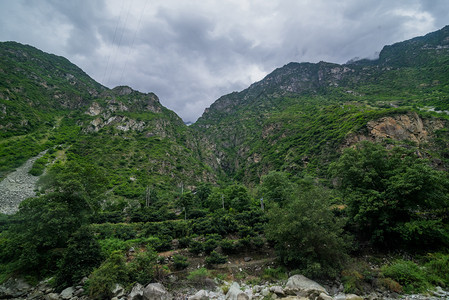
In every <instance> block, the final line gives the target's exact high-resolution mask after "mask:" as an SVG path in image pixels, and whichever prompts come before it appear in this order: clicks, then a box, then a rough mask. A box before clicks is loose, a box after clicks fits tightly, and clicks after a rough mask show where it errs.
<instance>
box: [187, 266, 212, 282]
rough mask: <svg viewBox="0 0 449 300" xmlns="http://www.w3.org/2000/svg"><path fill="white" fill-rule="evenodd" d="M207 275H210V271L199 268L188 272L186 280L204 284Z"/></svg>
mask: <svg viewBox="0 0 449 300" xmlns="http://www.w3.org/2000/svg"><path fill="white" fill-rule="evenodd" d="M208 277H210V272H209V271H208V270H207V269H206V268H199V269H197V270H194V271H192V272H190V273H189V275H187V280H189V281H191V282H193V283H197V284H204V283H205V282H206V279H207V278H208Z"/></svg>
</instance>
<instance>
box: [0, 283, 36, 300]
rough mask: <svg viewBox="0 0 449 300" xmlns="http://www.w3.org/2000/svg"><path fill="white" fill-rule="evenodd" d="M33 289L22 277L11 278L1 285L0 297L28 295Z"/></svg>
mask: <svg viewBox="0 0 449 300" xmlns="http://www.w3.org/2000/svg"><path fill="white" fill-rule="evenodd" d="M31 289H32V287H31V285H29V284H28V283H27V282H25V280H23V279H21V278H10V279H8V280H7V281H6V282H5V283H3V284H2V285H0V299H4V298H18V297H21V296H24V295H26V294H27V293H28V292H29V291H30V290H31Z"/></svg>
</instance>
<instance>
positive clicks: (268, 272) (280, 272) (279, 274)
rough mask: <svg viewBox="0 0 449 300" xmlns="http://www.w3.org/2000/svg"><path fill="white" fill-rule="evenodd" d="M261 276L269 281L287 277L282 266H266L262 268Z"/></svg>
mask: <svg viewBox="0 0 449 300" xmlns="http://www.w3.org/2000/svg"><path fill="white" fill-rule="evenodd" d="M262 278H263V279H265V280H271V281H276V280H286V279H287V278H288V275H287V270H286V269H285V268H283V267H279V268H274V269H272V268H267V269H264V270H263V275H262Z"/></svg>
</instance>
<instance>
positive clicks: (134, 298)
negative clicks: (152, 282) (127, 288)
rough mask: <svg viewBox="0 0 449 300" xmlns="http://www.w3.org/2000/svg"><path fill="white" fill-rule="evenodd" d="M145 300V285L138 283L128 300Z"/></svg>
mask: <svg viewBox="0 0 449 300" xmlns="http://www.w3.org/2000/svg"><path fill="white" fill-rule="evenodd" d="M142 299H143V285H141V284H140V283H136V284H135V285H134V286H133V289H132V290H131V293H129V295H128V300H142Z"/></svg>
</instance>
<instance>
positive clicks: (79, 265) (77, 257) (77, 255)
mask: <svg viewBox="0 0 449 300" xmlns="http://www.w3.org/2000/svg"><path fill="white" fill-rule="evenodd" d="M102 259H103V257H102V255H101V248H100V245H99V244H98V242H97V240H96V239H95V237H94V235H93V233H92V232H91V230H90V229H89V228H88V227H86V226H83V227H81V228H80V229H79V230H78V231H76V232H75V233H74V234H73V235H72V237H71V238H70V240H69V242H68V246H67V250H66V251H65V253H64V256H63V258H62V260H61V263H60V265H59V270H58V272H57V273H56V277H55V284H56V286H57V287H58V288H59V289H63V288H66V287H68V286H72V285H75V284H77V283H78V282H79V281H80V280H81V279H82V278H83V277H85V276H89V274H90V273H91V271H92V270H93V269H94V268H96V267H98V266H99V265H100V264H101V262H102Z"/></svg>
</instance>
